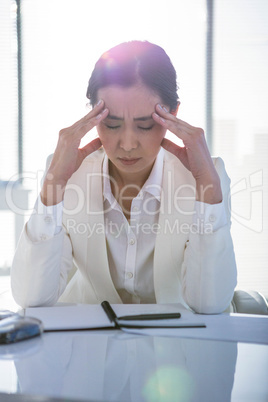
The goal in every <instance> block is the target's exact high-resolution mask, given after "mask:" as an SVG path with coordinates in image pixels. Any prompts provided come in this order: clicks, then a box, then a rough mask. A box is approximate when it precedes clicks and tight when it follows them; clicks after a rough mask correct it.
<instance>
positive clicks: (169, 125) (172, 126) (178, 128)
mask: <svg viewBox="0 0 268 402" xmlns="http://www.w3.org/2000/svg"><path fill="white" fill-rule="evenodd" d="M152 117H153V119H154V121H156V123H158V124H160V125H161V126H162V127H164V128H165V129H167V130H169V131H171V132H172V133H173V134H175V135H176V136H177V137H178V138H180V139H181V140H182V141H185V140H186V139H187V137H188V136H189V134H188V133H187V131H186V130H185V129H184V127H183V126H182V125H180V123H179V121H178V119H176V118H175V119H176V120H175V121H171V120H168V119H166V118H164V117H161V116H159V114H158V113H155V112H154V113H153V114H152ZM173 117H174V116H173Z"/></svg>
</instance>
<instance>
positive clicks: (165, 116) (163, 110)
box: [155, 103, 196, 133]
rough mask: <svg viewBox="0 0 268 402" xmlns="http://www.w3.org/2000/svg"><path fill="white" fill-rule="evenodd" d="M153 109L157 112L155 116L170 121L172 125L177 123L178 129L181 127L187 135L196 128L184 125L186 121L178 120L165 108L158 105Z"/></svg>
mask: <svg viewBox="0 0 268 402" xmlns="http://www.w3.org/2000/svg"><path fill="white" fill-rule="evenodd" d="M155 109H156V112H157V113H156V114H158V115H159V116H160V117H162V118H163V119H164V120H170V121H173V122H174V123H178V124H179V125H180V127H183V128H184V129H185V130H186V131H189V133H191V132H193V131H194V130H195V129H196V127H193V126H191V125H190V124H188V123H186V121H183V120H181V119H178V118H177V117H176V116H174V114H172V113H170V112H169V111H168V110H167V109H166V108H165V106H161V105H160V104H159V103H158V104H157V105H156V108H155Z"/></svg>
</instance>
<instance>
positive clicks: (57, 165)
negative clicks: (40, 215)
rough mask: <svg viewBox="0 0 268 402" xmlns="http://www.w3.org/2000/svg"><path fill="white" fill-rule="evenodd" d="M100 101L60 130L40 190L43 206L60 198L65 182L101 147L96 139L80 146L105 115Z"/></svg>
mask: <svg viewBox="0 0 268 402" xmlns="http://www.w3.org/2000/svg"><path fill="white" fill-rule="evenodd" d="M108 112H109V111H108V109H107V108H104V102H103V101H102V100H101V101H99V102H98V103H97V105H96V106H95V107H94V109H92V110H91V111H90V112H89V113H88V114H87V115H86V116H84V117H83V118H82V119H81V120H79V121H77V122H76V123H74V124H73V125H72V126H70V127H67V128H64V129H63V130H61V131H60V133H59V140H58V144H57V147H56V150H55V152H54V155H53V158H52V161H51V164H50V166H49V169H48V171H47V174H46V177H45V180H44V183H43V187H42V190H41V200H42V202H43V204H45V205H55V204H58V203H59V202H61V201H62V200H63V197H64V191H65V187H66V184H67V182H68V180H69V179H70V177H71V176H72V174H73V173H74V172H75V171H76V170H77V169H78V168H79V166H80V165H81V163H82V162H83V160H84V159H85V158H86V157H87V156H88V155H89V154H91V153H92V152H94V151H96V150H97V149H99V148H100V147H101V141H100V139H99V138H95V139H94V140H93V141H91V142H90V143H88V144H87V145H85V146H84V147H83V148H79V146H80V142H81V139H82V138H83V137H84V136H85V135H86V134H87V133H88V132H89V131H90V130H91V129H92V128H93V127H95V126H97V125H98V124H99V123H100V122H101V121H102V120H103V119H105V118H106V117H107V115H108Z"/></svg>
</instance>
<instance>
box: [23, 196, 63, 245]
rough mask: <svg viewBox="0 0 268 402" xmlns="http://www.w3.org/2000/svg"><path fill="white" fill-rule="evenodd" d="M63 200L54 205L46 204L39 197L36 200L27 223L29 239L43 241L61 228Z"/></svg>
mask: <svg viewBox="0 0 268 402" xmlns="http://www.w3.org/2000/svg"><path fill="white" fill-rule="evenodd" d="M62 212H63V201H62V202H60V203H59V204H56V205H51V206H46V205H44V204H43V203H42V201H41V197H40V195H39V197H38V198H37V200H36V203H35V206H34V210H33V213H32V215H31V217H30V219H29V221H28V223H27V234H28V236H29V238H30V239H31V241H33V242H40V241H45V240H48V239H50V238H52V237H53V236H55V235H57V234H58V233H60V231H61V230H62Z"/></svg>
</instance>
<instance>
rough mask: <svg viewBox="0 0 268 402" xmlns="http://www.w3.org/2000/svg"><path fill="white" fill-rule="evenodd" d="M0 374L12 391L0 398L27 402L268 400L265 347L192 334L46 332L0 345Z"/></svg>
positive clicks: (3, 387) (0, 387) (3, 386)
mask: <svg viewBox="0 0 268 402" xmlns="http://www.w3.org/2000/svg"><path fill="white" fill-rule="evenodd" d="M204 317H205V316H203V318H204ZM264 319H267V317H264ZM226 322H227V321H226ZM225 325H229V324H225ZM231 325H232V324H230V330H231ZM182 331H184V330H182ZM187 331H189V330H187ZM190 331H193V334H196V332H195V331H196V329H191V330H190ZM227 331H228V328H227ZM185 334H186V333H185ZM194 337H196V335H194ZM0 372H1V376H0V392H4V393H11V395H9V396H8V395H6V397H7V398H8V399H4V396H3V395H0V400H1V402H2V401H6V400H7V401H9V400H10V401H13V400H15V399H16V398H15V397H16V395H17V397H18V398H19V397H20V395H21V396H22V395H28V397H26V399H21V400H23V401H25V400H27V402H30V401H31V399H30V396H34V395H35V396H36V395H40V396H43V397H49V398H65V400H67V398H69V399H70V400H72V401H74V400H81V401H83V400H84V401H85V400H87V401H124V402H139V401H143V402H144V401H145V402H153V401H160V402H178V401H183V402H187V401H198V402H200V401H201V402H203V401H204V402H210V401H211V402H227V401H232V402H238V401H239V402H242V401H243V402H244V401H250V402H253V401H254V402H265V401H267V400H268V381H267V377H268V344H254V343H242V342H232V341H219V340H213V339H210V340H208V339H198V338H196V339H191V334H188V335H187V337H185V338H183V337H164V336H163V337H162V336H143V335H135V334H126V333H124V332H122V331H118V330H111V331H72V332H48V333H44V334H43V335H42V336H41V337H39V338H35V339H32V340H28V341H24V342H21V343H17V344H14V345H10V346H1V348H0ZM3 373H4V374H3ZM1 398H2V399H1ZM9 398H12V399H9ZM24 398H25V397H24ZM27 398H28V399H27ZM16 400H17V399H16ZM18 400H20V399H18ZM34 400H35V399H34ZM36 400H37V399H36ZM42 401H43V399H42Z"/></svg>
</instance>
